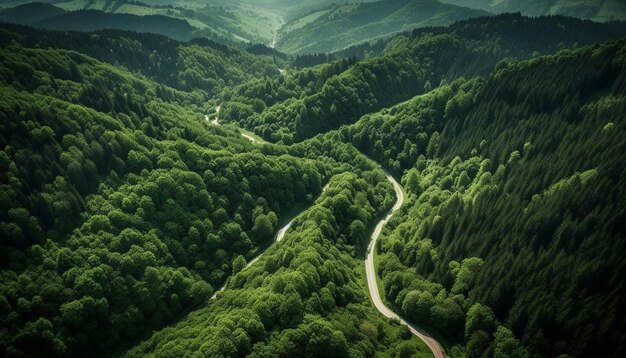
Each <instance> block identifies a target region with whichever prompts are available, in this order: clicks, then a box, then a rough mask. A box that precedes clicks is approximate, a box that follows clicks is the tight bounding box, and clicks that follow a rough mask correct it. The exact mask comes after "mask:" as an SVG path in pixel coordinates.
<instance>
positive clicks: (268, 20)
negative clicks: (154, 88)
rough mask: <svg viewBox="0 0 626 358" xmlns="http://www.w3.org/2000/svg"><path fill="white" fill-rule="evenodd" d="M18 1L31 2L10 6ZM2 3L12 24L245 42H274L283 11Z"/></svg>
mask: <svg viewBox="0 0 626 358" xmlns="http://www.w3.org/2000/svg"><path fill="white" fill-rule="evenodd" d="M16 3H27V4H23V5H18V6H15V7H14V8H10V7H9V5H15V4H16ZM3 5H4V6H6V7H7V8H6V9H4V10H2V11H1V12H0V18H1V19H2V20H3V21H7V22H11V23H18V24H24V25H32V26H38V27H41V28H54V29H59V30H80V31H93V30H99V29H105V28H113V29H122V30H133V31H138V32H150V33H158V34H162V35H165V36H168V37H171V38H173V39H178V40H189V39H191V38H195V37H202V38H209V39H212V40H215V41H219V42H221V43H225V44H229V45H236V46H240V47H241V46H243V44H247V43H264V44H269V43H270V41H271V40H272V38H273V37H274V33H275V30H276V28H278V26H279V25H280V17H279V16H278V15H276V14H274V13H272V12H271V11H268V10H266V9H263V8H260V7H258V6H256V5H254V4H252V3H250V4H246V3H243V2H238V1H213V2H209V3H207V2H205V1H197V2H196V1H194V2H191V1H184V2H179V1H159V2H149V3H148V2H138V1H126V0H113V1H87V0H71V1H46V2H44V3H28V1H18V2H14V1H11V2H9V3H8V4H3ZM52 5H54V6H52ZM59 9H60V10H65V11H59ZM3 14H4V15H3ZM15 15H17V16H15ZM34 20H36V21H34ZM159 22H160V23H161V26H160V27H159V26H158V23H159Z"/></svg>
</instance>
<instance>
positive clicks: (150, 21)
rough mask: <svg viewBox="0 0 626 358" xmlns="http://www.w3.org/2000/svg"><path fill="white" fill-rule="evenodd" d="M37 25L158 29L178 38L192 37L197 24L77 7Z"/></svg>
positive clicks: (69, 28)
mask: <svg viewBox="0 0 626 358" xmlns="http://www.w3.org/2000/svg"><path fill="white" fill-rule="evenodd" d="M33 25H34V26H37V27H41V28H44V29H50V30H69V31H83V32H91V31H97V30H103V29H119V30H130V31H136V32H147V33H155V34H161V35H165V36H168V37H170V38H173V39H177V40H190V39H191V38H192V37H193V32H194V28H193V27H192V26H190V25H189V23H187V22H186V21H184V20H179V19H175V18H171V17H167V16H161V15H146V16H137V15H130V14H110V13H106V12H102V11H98V10H78V11H71V12H67V13H64V14H62V15H57V16H53V17H48V18H45V19H43V20H41V21H38V22H37V23H35V24H33Z"/></svg>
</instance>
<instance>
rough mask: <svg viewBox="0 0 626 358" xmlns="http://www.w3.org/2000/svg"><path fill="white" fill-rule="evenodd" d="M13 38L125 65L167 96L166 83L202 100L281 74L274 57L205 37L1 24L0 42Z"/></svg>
mask: <svg viewBox="0 0 626 358" xmlns="http://www.w3.org/2000/svg"><path fill="white" fill-rule="evenodd" d="M11 41H17V42H19V43H20V44H22V45H23V46H24V47H41V48H48V47H52V48H58V49H68V50H74V51H78V52H81V53H83V54H86V55H88V56H90V57H93V58H96V59H98V60H100V61H103V62H106V63H109V64H111V65H116V66H123V67H125V68H126V69H128V70H130V71H132V72H135V73H138V74H140V75H141V76H142V77H143V76H146V77H148V78H150V79H152V80H154V81H156V82H157V83H159V85H160V86H158V88H157V94H158V95H159V97H161V98H163V99H165V100H169V96H171V90H170V89H169V88H167V86H169V87H173V88H176V89H179V90H183V91H189V92H191V91H195V93H194V95H195V96H196V97H200V98H199V100H202V101H206V100H207V99H208V98H211V96H212V95H214V94H215V93H217V92H218V91H220V90H221V89H222V88H223V86H224V85H232V84H237V83H241V82H244V81H248V80H251V79H253V78H256V77H258V76H272V75H278V69H277V68H276V65H275V64H274V62H273V60H272V58H270V57H265V56H254V55H252V54H250V53H248V52H246V51H242V50H237V49H230V48H228V47H226V46H223V45H219V44H217V43H215V42H213V41H210V40H206V39H196V40H193V41H190V42H187V43H181V42H178V41H175V40H171V39H168V38H166V37H163V36H158V35H154V34H138V33H131V32H124V31H119V30H103V31H99V32H95V33H90V34H87V33H80V32H57V31H42V30H35V29H32V28H29V27H24V26H18V25H9V24H2V30H0V44H1V45H2V46H3V47H6V46H8V45H10V44H11Z"/></svg>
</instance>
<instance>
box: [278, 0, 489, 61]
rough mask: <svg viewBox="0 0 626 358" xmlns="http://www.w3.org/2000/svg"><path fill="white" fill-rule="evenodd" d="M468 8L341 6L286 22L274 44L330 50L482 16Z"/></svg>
mask: <svg viewBox="0 0 626 358" xmlns="http://www.w3.org/2000/svg"><path fill="white" fill-rule="evenodd" d="M485 14H486V13H485V12H482V11H477V10H471V9H469V8H464V7H457V6H451V5H446V4H441V3H440V2H438V1H436V0H400V1H392V0H388V1H379V2H373V3H364V4H360V5H343V6H337V7H333V8H330V9H329V10H323V11H322V12H321V14H320V15H319V16H318V17H316V18H312V16H313V17H315V16H317V15H316V14H315V13H313V14H311V15H307V17H308V18H311V19H312V20H311V21H308V20H306V21H303V19H298V20H295V21H296V22H299V24H298V25H297V26H294V25H291V24H289V23H288V24H286V25H285V26H283V30H281V32H280V34H279V40H278V42H277V44H276V47H277V48H278V49H280V50H281V51H284V52H292V53H314V52H332V51H336V50H340V49H343V48H345V47H348V46H350V45H354V44H356V43H359V42H363V41H367V40H372V39H376V38H380V37H383V36H388V35H390V34H392V33H394V32H398V31H406V30H410V29H412V28H415V27H424V26H438V25H448V24H450V23H453V22H455V21H458V20H463V19H467V18H469V17H476V16H481V15H485Z"/></svg>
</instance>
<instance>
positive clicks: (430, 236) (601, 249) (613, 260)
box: [340, 40, 626, 357]
mask: <svg viewBox="0 0 626 358" xmlns="http://www.w3.org/2000/svg"><path fill="white" fill-rule="evenodd" d="M625 49H626V43H625V42H624V41H623V40H622V41H619V42H614V43H608V44H604V45H595V46H593V47H589V48H584V49H582V50H578V51H565V52H562V53H559V54H558V55H556V56H548V57H540V58H537V59H534V60H531V61H528V62H520V63H503V64H501V65H500V66H498V69H497V71H496V72H495V74H493V75H492V76H490V77H489V78H488V79H486V80H481V79H477V80H472V81H470V82H462V81H461V82H455V83H454V84H452V85H450V86H444V87H442V88H440V89H437V90H435V91H433V92H432V93H429V94H427V95H425V96H422V97H418V98H415V99H413V100H411V101H409V102H407V103H404V104H401V105H398V106H396V107H393V108H391V109H390V110H385V111H383V112H382V113H379V114H375V115H371V116H365V117H364V118H363V119H362V120H361V121H360V122H359V123H357V124H356V125H354V126H351V127H347V128H344V129H343V130H341V132H340V133H341V135H342V136H345V138H346V139H348V140H351V141H352V142H353V143H354V144H355V145H356V146H357V147H360V148H361V149H363V150H365V151H366V152H368V153H369V154H370V155H372V156H373V157H374V158H377V159H379V160H381V161H382V162H383V163H386V164H387V165H389V167H390V168H392V169H393V170H394V171H395V172H396V173H403V183H405V187H406V189H407V190H408V192H409V194H410V196H409V197H410V202H409V205H407V206H406V210H405V211H404V212H403V215H400V216H398V217H397V218H394V219H393V220H392V221H391V222H390V227H389V230H388V231H387V236H388V237H387V238H386V239H382V240H381V245H380V248H379V250H380V255H381V257H380V266H379V270H380V274H381V275H382V277H383V284H384V286H385V293H386V296H387V299H388V300H389V301H390V302H391V303H392V304H394V305H395V307H396V309H397V310H398V311H399V312H401V313H402V314H404V315H406V316H407V317H409V318H411V319H413V320H415V321H416V322H419V323H423V324H426V325H429V326H431V327H434V328H435V329H437V330H438V331H439V332H441V333H442V334H444V335H446V336H447V337H448V338H449V339H451V340H453V341H456V342H459V343H460V342H463V345H465V350H466V353H467V354H469V356H476V357H478V356H480V355H481V354H483V353H485V352H487V354H494V355H496V356H498V355H504V356H510V355H515V356H525V354H524V353H523V351H522V350H518V349H517V348H515V352H517V353H514V352H513V351H510V350H508V349H509V348H510V347H514V345H513V346H509V345H508V344H504V343H502V342H501V340H502V339H504V338H506V337H509V338H510V335H509V333H506V332H507V331H505V330H502V329H500V328H497V326H498V325H499V324H503V325H505V326H507V327H509V329H511V330H512V331H513V332H514V333H515V335H516V336H518V337H521V342H522V344H523V345H524V346H526V347H528V349H529V350H530V351H531V353H532V354H537V355H539V356H559V355H561V354H568V355H570V356H589V355H602V356H610V357H619V356H621V355H623V354H624V352H623V347H624V346H623V344H621V343H620V342H623V340H624V337H623V333H622V332H624V322H623V320H622V319H621V317H623V307H624V303H625V302H624V296H623V295H622V294H621V290H622V287H623V286H624V282H623V280H624V277H625V276H624V273H625V271H626V266H625V265H624V261H623V260H622V258H621V252H623V250H624V249H625V248H624V247H623V240H622V238H623V233H624V232H625V229H626V228H625V227H624V225H623V220H622V218H623V216H624V211H625V210H626V209H625V208H624V202H623V201H622V200H619V199H617V198H621V197H623V195H624V193H623V188H625V187H626V185H625V183H624V182H623V181H624V178H625V176H624V167H625V165H624V160H623V156H622V155H621V153H623V151H624V150H626V142H625V141H624V138H625V137H624V123H623V119H624V118H623V113H624V107H625V106H626V100H625V98H626V96H625V90H626V87H625V84H626V82H625V78H626V77H625V74H626V68H625V64H626V62H625V58H624V53H626V52H625ZM563 79H567V80H566V81H565V80H563ZM616 199H617V200H616ZM476 317H482V318H476ZM477 322H478V323H477ZM591 332H593V333H591ZM504 333H506V335H503V334H504ZM507 335H509V336H507ZM509 338H506V339H507V340H508V339H509ZM511 344H513V343H511ZM503 347H509V348H507V350H504V351H503V350H502V349H504V348H503ZM457 353H458V354H460V351H459V350H458V348H457Z"/></svg>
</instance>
